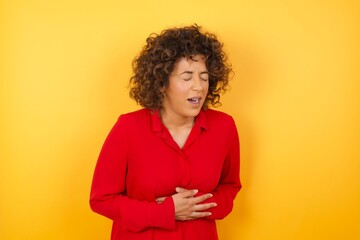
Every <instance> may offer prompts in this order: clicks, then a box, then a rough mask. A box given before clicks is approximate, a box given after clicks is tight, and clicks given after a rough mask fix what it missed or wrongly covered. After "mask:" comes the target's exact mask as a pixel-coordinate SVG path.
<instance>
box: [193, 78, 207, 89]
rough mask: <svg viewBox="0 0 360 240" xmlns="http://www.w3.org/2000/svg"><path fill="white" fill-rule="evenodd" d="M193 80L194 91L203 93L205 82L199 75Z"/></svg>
mask: <svg viewBox="0 0 360 240" xmlns="http://www.w3.org/2000/svg"><path fill="white" fill-rule="evenodd" d="M193 79H194V81H193V86H192V88H193V90H195V91H202V90H203V89H204V86H203V82H204V80H202V79H201V78H200V76H199V75H196V77H194V78H193Z"/></svg>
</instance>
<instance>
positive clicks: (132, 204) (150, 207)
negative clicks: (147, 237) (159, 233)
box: [90, 116, 175, 232]
mask: <svg viewBox="0 0 360 240" xmlns="http://www.w3.org/2000/svg"><path fill="white" fill-rule="evenodd" d="M126 129H127V128H126V121H125V120H124V119H123V117H122V116H120V118H119V120H118V121H117V123H116V124H115V125H114V127H113V128H112V130H111V131H110V133H109V135H108V136H107V138H106V140H105V143H104V145H103V147H102V149H101V152H100V155H99V158H98V161H97V164H96V167H95V171H94V175H93V181H92V186H91V193H90V207H91V209H92V210H93V211H94V212H96V213H99V214H101V215H103V216H106V217H108V218H110V219H112V220H113V221H117V222H119V223H120V225H122V226H123V227H124V228H126V229H128V230H131V231H134V232H138V231H142V230H144V229H146V228H149V227H158V228H163V229H168V230H172V229H174V228H175V208H174V203H173V200H172V198H167V199H166V200H165V202H164V203H163V204H158V203H156V202H155V201H154V202H150V201H140V200H137V199H133V198H130V197H128V196H127V195H126V184H125V180H126V172H127V149H128V146H127V145H128V141H127V138H126Z"/></svg>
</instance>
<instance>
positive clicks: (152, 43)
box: [129, 24, 232, 110]
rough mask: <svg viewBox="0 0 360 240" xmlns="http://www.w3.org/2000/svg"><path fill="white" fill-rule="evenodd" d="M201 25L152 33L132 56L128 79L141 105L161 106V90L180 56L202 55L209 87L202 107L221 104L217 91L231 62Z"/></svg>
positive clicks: (222, 86) (225, 80) (224, 84)
mask: <svg viewBox="0 0 360 240" xmlns="http://www.w3.org/2000/svg"><path fill="white" fill-rule="evenodd" d="M201 30H202V29H201V27H200V26H198V25H196V24H195V25H192V26H187V27H182V28H170V29H166V30H164V31H162V32H161V34H160V35H158V34H155V33H152V34H150V36H149V37H148V38H147V39H146V45H145V46H144V48H143V49H142V51H141V52H140V54H139V55H138V56H137V57H136V58H135V59H134V61H133V63H132V66H133V76H132V77H131V78H130V84H129V86H130V97H131V98H132V99H134V100H135V101H136V102H137V103H138V104H140V105H141V106H142V107H145V108H149V109H153V110H154V109H161V108H162V102H163V98H164V96H163V93H162V92H161V89H163V88H164V87H165V88H166V87H167V86H168V84H169V76H170V74H171V72H172V71H173V69H174V64H175V63H176V61H177V60H178V59H179V58H181V57H186V58H190V59H191V58H192V56H194V55H197V54H201V55H204V56H205V64H206V67H207V70H208V72H209V90H208V95H207V97H206V99H205V102H204V105H203V109H206V108H207V107H208V105H209V104H211V105H212V106H214V107H216V106H218V105H221V103H220V94H221V93H224V92H225V91H226V87H227V85H228V81H229V74H230V73H231V72H232V69H231V65H230V64H229V63H227V56H226V54H225V53H224V51H223V44H222V43H221V42H219V40H218V39H217V38H216V36H215V35H214V34H210V33H203V32H201Z"/></svg>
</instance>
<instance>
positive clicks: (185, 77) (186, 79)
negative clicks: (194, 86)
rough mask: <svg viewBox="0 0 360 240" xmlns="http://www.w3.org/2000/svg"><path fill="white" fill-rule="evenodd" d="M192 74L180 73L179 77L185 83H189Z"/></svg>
mask: <svg viewBox="0 0 360 240" xmlns="http://www.w3.org/2000/svg"><path fill="white" fill-rule="evenodd" d="M192 74H193V72H191V71H185V72H183V73H181V76H182V78H183V79H184V80H185V81H189V80H190V79H191V77H192Z"/></svg>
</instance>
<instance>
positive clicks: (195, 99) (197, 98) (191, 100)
mask: <svg viewBox="0 0 360 240" xmlns="http://www.w3.org/2000/svg"><path fill="white" fill-rule="evenodd" d="M187 100H188V101H189V102H190V103H192V104H198V103H200V100H201V98H200V97H194V98H188V99H187Z"/></svg>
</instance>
